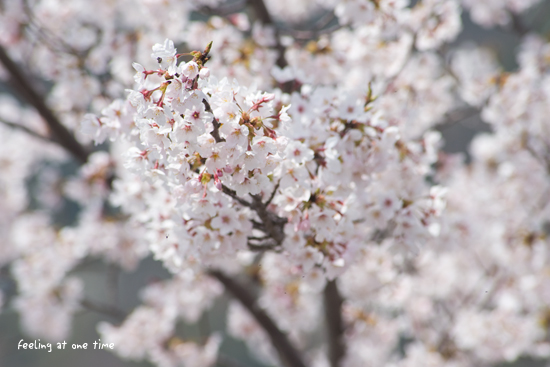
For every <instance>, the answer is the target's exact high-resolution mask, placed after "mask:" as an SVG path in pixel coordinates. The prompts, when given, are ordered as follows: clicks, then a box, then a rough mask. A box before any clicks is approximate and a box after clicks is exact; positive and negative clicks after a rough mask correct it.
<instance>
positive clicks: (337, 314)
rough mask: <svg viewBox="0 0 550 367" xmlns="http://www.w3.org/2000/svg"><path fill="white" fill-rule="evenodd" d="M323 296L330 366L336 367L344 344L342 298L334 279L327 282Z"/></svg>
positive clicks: (342, 352) (344, 350) (343, 349)
mask: <svg viewBox="0 0 550 367" xmlns="http://www.w3.org/2000/svg"><path fill="white" fill-rule="evenodd" d="M323 296H324V301H325V319H326V323H327V332H328V347H329V360H330V366H331V367H338V366H340V362H341V361H342V358H343V357H344V354H345V353H346V349H345V344H344V322H343V320H342V305H343V303H344V300H343V298H342V295H341V294H340V291H339V290H338V285H337V284H336V280H331V281H329V282H327V285H326V287H325V290H324V292H323Z"/></svg>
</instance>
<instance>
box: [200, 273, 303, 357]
mask: <svg viewBox="0 0 550 367" xmlns="http://www.w3.org/2000/svg"><path fill="white" fill-rule="evenodd" d="M209 274H210V275H211V276H213V277H214V278H216V279H217V280H218V281H219V282H220V283H222V284H223V285H224V287H225V289H227V290H228V291H229V292H230V293H231V294H232V295H233V296H234V297H235V298H236V299H238V300H239V302H241V304H242V305H243V306H244V307H245V308H246V309H247V310H248V311H249V312H250V313H251V314H252V316H254V318H255V319H256V321H257V322H258V324H260V326H261V327H262V328H263V329H264V331H265V332H266V333H267V335H268V336H269V338H270V339H271V343H272V344H273V346H274V347H275V349H276V350H277V352H278V353H279V356H280V358H281V361H283V362H284V363H285V364H286V365H287V366H288V367H305V366H306V364H305V363H304V361H303V360H302V356H301V355H300V353H299V352H298V350H296V348H294V346H293V345H292V344H291V343H290V341H289V340H288V338H287V336H286V335H285V334H284V333H283V332H282V331H281V330H280V329H279V328H278V327H277V325H276V324H275V322H274V321H273V320H272V319H271V317H269V315H268V314H267V313H266V312H265V311H264V310H262V309H261V308H260V307H259V306H258V304H257V303H256V299H255V298H254V296H252V294H250V293H249V292H248V290H247V289H246V288H245V287H244V286H243V285H241V284H240V283H239V282H237V281H235V280H234V279H232V278H230V277H228V276H227V275H225V274H224V273H222V272H220V271H217V270H211V271H210V272H209Z"/></svg>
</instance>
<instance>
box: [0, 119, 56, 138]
mask: <svg viewBox="0 0 550 367" xmlns="http://www.w3.org/2000/svg"><path fill="white" fill-rule="evenodd" d="M0 123H2V124H4V125H6V126H9V127H11V128H13V129H17V130H21V131H24V132H25V133H27V134H29V135H31V136H34V137H35V138H38V139H40V140H43V141H47V142H49V143H56V142H55V141H54V140H52V139H51V138H50V137H48V136H44V135H41V134H39V133H37V132H36V131H34V130H31V129H29V128H28V127H26V126H24V125H21V124H16V123H13V122H9V121H5V120H2V119H0Z"/></svg>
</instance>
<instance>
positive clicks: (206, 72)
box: [199, 68, 210, 79]
mask: <svg viewBox="0 0 550 367" xmlns="http://www.w3.org/2000/svg"><path fill="white" fill-rule="evenodd" d="M199 76H200V78H201V79H204V78H208V77H209V76H210V69H208V68H202V69H201V71H200V72H199Z"/></svg>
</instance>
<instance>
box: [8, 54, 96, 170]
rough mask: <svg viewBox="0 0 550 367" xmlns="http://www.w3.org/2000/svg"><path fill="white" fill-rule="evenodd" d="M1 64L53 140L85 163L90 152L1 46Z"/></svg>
mask: <svg viewBox="0 0 550 367" xmlns="http://www.w3.org/2000/svg"><path fill="white" fill-rule="evenodd" d="M0 62H2V64H3V65H4V67H5V68H6V70H7V71H8V73H9V74H10V82H11V84H12V85H13V87H14V88H15V89H16V90H17V91H18V93H19V94H20V96H21V97H22V98H23V99H24V100H25V101H27V102H28V103H29V104H30V105H32V106H33V107H34V108H35V109H36V110H37V111H38V113H39V114H40V115H41V116H42V118H43V119H44V120H45V121H46V123H47V124H48V126H49V128H50V131H51V134H52V136H51V137H52V139H53V140H54V141H55V142H57V143H58V144H60V145H61V146H62V147H63V148H65V149H66V150H67V151H69V153H71V154H72V155H73V156H74V157H75V158H76V159H77V160H78V161H80V162H81V163H85V162H86V161H87V160H88V156H89V154H90V153H89V152H88V151H87V150H86V149H85V148H84V147H83V146H82V145H81V144H80V143H79V142H78V141H77V140H76V139H75V137H74V136H73V135H72V134H71V132H70V131H69V130H68V129H67V128H66V127H65V126H64V125H63V124H61V122H60V121H59V120H58V119H57V117H56V116H55V115H54V114H53V112H52V111H51V110H50V109H49V108H48V107H47V106H46V104H45V103H44V100H43V97H42V96H40V95H39V94H38V92H37V91H36V90H35V89H34V88H33V87H32V85H31V84H30V83H29V81H28V80H27V79H26V77H25V75H24V73H23V72H22V71H21V70H20V69H19V67H18V66H17V64H16V63H15V62H14V61H13V60H12V59H11V58H10V57H9V55H8V54H7V52H6V51H5V50H4V48H3V47H2V46H0Z"/></svg>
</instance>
